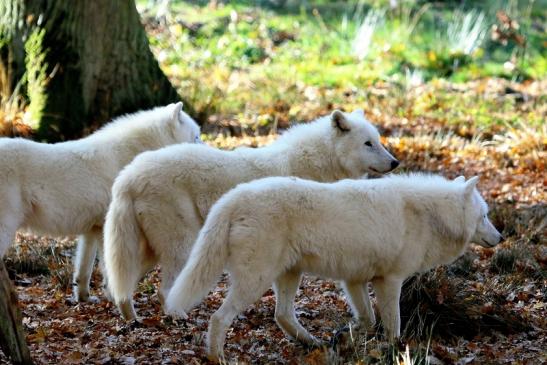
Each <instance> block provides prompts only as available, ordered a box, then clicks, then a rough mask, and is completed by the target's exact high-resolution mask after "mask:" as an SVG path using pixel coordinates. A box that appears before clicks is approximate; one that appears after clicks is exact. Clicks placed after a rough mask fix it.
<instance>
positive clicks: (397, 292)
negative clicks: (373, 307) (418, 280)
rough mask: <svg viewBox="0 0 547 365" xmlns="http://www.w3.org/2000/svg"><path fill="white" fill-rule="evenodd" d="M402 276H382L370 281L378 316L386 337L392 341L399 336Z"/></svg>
mask: <svg viewBox="0 0 547 365" xmlns="http://www.w3.org/2000/svg"><path fill="white" fill-rule="evenodd" d="M403 280H404V279H402V278H399V277H383V278H376V279H373V281H372V286H373V287H374V292H375V293H376V299H377V303H378V309H379V312H380V318H381V320H382V323H383V324H384V328H385V331H386V337H387V338H388V339H389V340H390V341H393V340H395V339H396V338H398V337H400V336H401V313H400V311H399V298H400V296H401V286H402V285H403Z"/></svg>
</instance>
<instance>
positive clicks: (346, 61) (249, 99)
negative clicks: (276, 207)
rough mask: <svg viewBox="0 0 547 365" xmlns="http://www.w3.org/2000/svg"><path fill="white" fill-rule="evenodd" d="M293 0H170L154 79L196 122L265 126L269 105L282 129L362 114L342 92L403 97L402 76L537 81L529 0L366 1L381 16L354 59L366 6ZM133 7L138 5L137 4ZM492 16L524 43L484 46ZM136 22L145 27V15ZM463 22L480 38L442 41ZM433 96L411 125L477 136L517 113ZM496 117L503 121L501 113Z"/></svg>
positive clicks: (154, 36) (539, 59)
mask: <svg viewBox="0 0 547 365" xmlns="http://www.w3.org/2000/svg"><path fill="white" fill-rule="evenodd" d="M296 3H301V2H294V1H288V2H287V4H286V5H285V6H283V7H279V6H278V7H276V6H274V5H272V4H273V2H268V1H258V2H251V1H235V2H227V3H226V4H223V5H219V6H217V7H216V8H212V7H210V6H207V4H206V2H199V1H197V2H196V1H195V2H185V1H172V5H171V12H170V15H169V16H168V22H167V26H166V28H159V29H154V28H153V27H150V26H149V29H148V30H149V32H150V41H151V44H152V47H153V49H154V50H155V51H156V54H158V57H159V59H160V63H161V65H162V67H163V69H164V70H165V72H166V73H167V74H168V75H169V76H170V77H171V78H174V79H176V80H178V82H180V91H181V94H183V95H185V96H186V97H187V98H188V99H189V100H190V101H191V102H192V103H194V104H195V105H194V107H195V108H196V109H197V110H198V111H200V112H201V113H202V114H203V115H204V116H205V117H206V118H207V117H208V116H210V115H213V114H214V115H220V116H221V118H228V119H230V118H234V119H235V118H237V119H238V120H242V121H243V123H244V124H247V125H249V124H257V123H256V122H255V121H253V120H249V118H251V116H252V115H254V117H253V118H254V119H256V118H259V117H260V118H261V120H262V121H264V120H274V119H275V117H272V115H274V114H276V112H280V111H279V110H277V111H275V110H274V112H273V113H272V109H275V105H281V104H282V105H284V106H283V107H282V108H281V109H283V112H285V115H284V118H288V119H291V120H293V119H299V118H302V119H306V118H307V117H309V115H310V114H314V113H315V112H321V111H323V110H326V109H329V108H330V107H331V106H342V107H347V108H349V107H352V106H354V105H357V106H358V105H363V104H366V103H367V102H368V100H367V99H366V96H367V93H366V92H364V93H357V95H356V96H355V97H353V99H352V100H351V102H349V103H348V100H347V92H348V90H364V89H367V88H368V87H372V86H377V85H378V84H379V83H383V82H385V83H389V84H390V85H398V86H400V87H401V88H402V93H400V95H399V96H398V97H399V98H403V97H404V96H405V92H406V88H408V85H409V80H410V78H409V75H415V76H417V77H416V78H415V79H414V81H413V82H418V83H419V82H424V83H431V82H433V83H435V82H436V80H438V79H444V80H447V81H449V82H455V83H463V82H469V81H471V80H477V79H482V78H487V77H499V78H504V79H508V80H512V81H523V80H530V79H545V77H546V76H547V62H546V52H545V49H546V47H545V40H544V37H543V35H542V31H541V26H539V25H538V24H544V20H545V18H546V13H545V11H544V10H543V9H544V8H545V7H542V5H541V3H540V2H531V3H530V2H523V1H520V2H519V1H509V2H507V3H506V2H496V1H489V2H487V3H486V4H484V3H483V2H474V1H469V2H468V3H467V5H466V6H465V7H463V6H460V7H457V8H455V7H454V5H450V4H449V3H446V4H445V3H429V2H425V1H400V6H399V7H398V8H396V9H390V8H389V7H388V6H387V4H388V2H387V1H375V2H372V4H373V6H374V7H375V8H376V9H377V10H378V11H379V14H381V16H379V17H380V20H379V21H378V23H377V25H376V27H374V29H373V32H372V38H371V43H370V46H369V47H368V48H367V52H366V56H364V57H362V58H360V57H358V55H356V54H355V53H354V51H353V47H352V42H353V40H354V38H355V35H356V34H357V29H358V27H359V25H360V24H361V23H362V22H363V20H364V18H365V16H366V14H368V12H369V11H370V8H369V5H366V4H365V3H364V2H356V1H353V2H351V1H350V2H346V3H341V2H329V1H311V2H305V3H302V4H305V6H304V5H303V6H297V4H296ZM139 4H140V6H141V8H144V7H145V6H146V4H147V2H144V1H139ZM254 4H259V5H260V6H255V5H254ZM367 4H369V2H367ZM529 4H531V5H529ZM498 10H503V11H506V12H507V14H509V16H511V17H513V18H514V19H515V20H518V24H519V28H518V30H517V33H518V34H520V35H522V36H523V37H524V39H525V40H526V47H525V48H524V47H521V46H519V44H517V42H515V41H514V40H509V41H508V42H507V44H502V43H500V42H496V41H493V40H491V39H490V37H491V26H492V24H495V23H496V22H498V23H499V20H498V19H497V18H496V11H498ZM143 14H144V15H145V18H146V16H150V15H152V14H153V11H152V12H146V11H145V12H143ZM466 16H471V17H473V16H474V17H475V18H472V19H473V21H472V22H471V24H475V23H478V22H477V21H476V17H477V16H480V17H483V19H484V20H483V22H482V28H480V29H482V32H483V40H482V41H481V42H476V44H474V43H473V44H472V45H471V46H467V43H468V42H467V38H469V39H472V38H473V37H472V36H468V37H467V38H466V37H461V36H458V35H457V34H456V36H454V35H452V36H450V35H449V31H448V29H449V27H450V24H451V23H452V28H454V29H460V28H462V27H463V26H462V25H461V24H463V23H461V24H460V23H458V21H457V20H455V19H460V22H463V20H462V19H464V18H465V17H466ZM462 38H463V41H462V40H461V39H462ZM454 39H456V40H454ZM458 39H460V41H459V42H458V41H457V40H458ZM462 44H463V45H462ZM464 49H472V51H469V52H467V51H465V50H464ZM313 89H317V90H315V91H316V92H315V91H314V90H313ZM314 92H315V93H316V94H317V95H316V97H315V99H314V97H313V95H312V94H313V93H314ZM439 93H440V95H439V96H438V98H439V99H440V100H441V102H442V105H441V104H440V103H439V100H424V98H422V99H421V100H418V103H417V105H413V106H411V109H412V112H413V116H416V115H421V114H424V113H425V114H431V117H435V118H441V119H444V120H446V122H447V123H448V124H454V123H456V124H457V123H461V122H462V121H463V122H465V123H468V122H469V121H470V120H472V121H474V122H475V123H476V125H477V126H479V127H481V128H482V127H488V126H491V125H494V126H495V125H503V124H509V125H513V124H514V123H517V122H519V120H521V119H522V115H520V114H518V113H517V114H518V115H516V116H515V115H511V113H512V111H514V105H512V104H511V101H498V100H493V99H492V100H487V99H486V98H482V99H481V98H478V99H477V98H476V97H475V96H472V97H471V96H466V95H456V94H454V93H448V94H446V95H441V94H442V92H439ZM425 98H426V99H427V95H426V97H425ZM431 99H435V98H431ZM311 104H314V105H311ZM287 105H288V106H287ZM294 105H298V106H297V107H293V106H294ZM299 108H300V109H301V111H298V109H299ZM433 109H435V110H433ZM287 111H288V114H287V113H286V112H287ZM500 111H501V112H504V113H505V112H507V113H509V114H510V115H509V116H500ZM507 113H505V114H507ZM513 114H514V113H513ZM268 115H269V116H268ZM251 119H252V118H251ZM531 119H532V120H531V125H538V124H541V123H542V120H541V116H537V117H535V118H534V117H533V118H531ZM258 124H260V123H258Z"/></svg>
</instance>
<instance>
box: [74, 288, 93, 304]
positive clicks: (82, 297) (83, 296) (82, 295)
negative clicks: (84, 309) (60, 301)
mask: <svg viewBox="0 0 547 365" xmlns="http://www.w3.org/2000/svg"><path fill="white" fill-rule="evenodd" d="M72 300H73V301H74V303H78V302H87V301H88V300H89V291H88V290H81V289H79V288H78V287H77V286H74V287H73V291H72Z"/></svg>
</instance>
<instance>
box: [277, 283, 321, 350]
mask: <svg viewBox="0 0 547 365" xmlns="http://www.w3.org/2000/svg"><path fill="white" fill-rule="evenodd" d="M299 284H300V272H286V273H284V274H282V275H281V276H280V277H279V278H278V279H277V280H276V281H275V282H274V285H273V288H274V291H275V296H276V302H275V321H276V322H277V324H278V325H279V327H281V329H282V330H283V332H285V333H286V334H287V335H288V336H290V337H292V338H293V339H295V340H298V341H301V342H304V343H306V344H308V345H318V344H320V341H319V340H318V339H317V338H315V337H314V336H312V335H311V334H310V333H309V332H308V331H306V329H305V328H304V327H302V325H301V324H300V323H299V322H298V319H297V318H296V315H295V313H294V297H295V296H296V292H297V290H298V285H299Z"/></svg>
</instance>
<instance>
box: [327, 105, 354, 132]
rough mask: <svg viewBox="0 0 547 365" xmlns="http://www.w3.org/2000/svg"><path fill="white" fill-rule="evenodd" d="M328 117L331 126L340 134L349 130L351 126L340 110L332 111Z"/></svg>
mask: <svg viewBox="0 0 547 365" xmlns="http://www.w3.org/2000/svg"><path fill="white" fill-rule="evenodd" d="M330 117H331V120H332V126H333V127H334V128H337V129H338V130H340V131H342V132H349V131H350V130H351V126H350V124H349V122H348V120H347V119H346V116H345V115H344V113H343V112H341V111H340V110H338V109H337V110H335V111H333V112H332V114H331V115H330Z"/></svg>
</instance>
